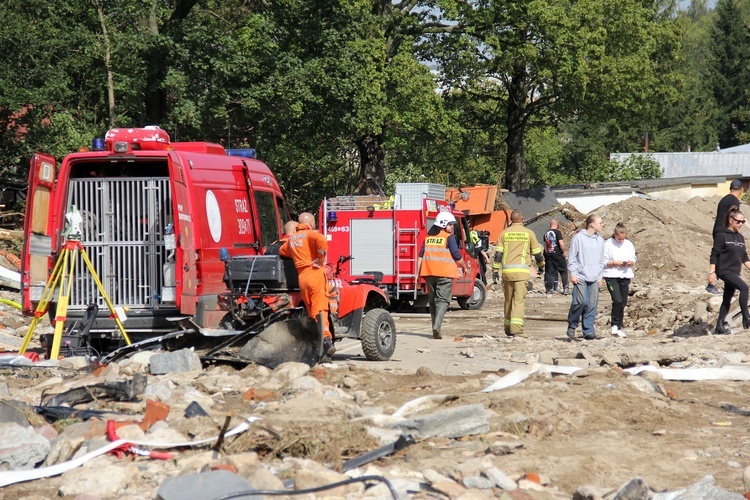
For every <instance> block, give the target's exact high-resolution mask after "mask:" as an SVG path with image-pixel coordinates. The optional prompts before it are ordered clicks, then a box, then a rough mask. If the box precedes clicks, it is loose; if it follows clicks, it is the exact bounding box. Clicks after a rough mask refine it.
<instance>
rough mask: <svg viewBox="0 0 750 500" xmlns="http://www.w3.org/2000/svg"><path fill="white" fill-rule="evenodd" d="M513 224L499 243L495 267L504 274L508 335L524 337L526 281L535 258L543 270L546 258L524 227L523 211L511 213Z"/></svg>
mask: <svg viewBox="0 0 750 500" xmlns="http://www.w3.org/2000/svg"><path fill="white" fill-rule="evenodd" d="M510 222H511V224H510V226H508V228H507V229H506V230H505V231H503V232H502V234H500V238H499V239H498V240H497V246H496V247H495V265H498V264H499V265H500V267H501V268H502V274H503V293H504V294H505V311H504V312H505V335H508V336H510V337H516V336H522V337H525V335H524V333H523V316H524V313H525V308H526V282H527V281H528V280H529V276H530V275H531V266H530V264H531V260H532V258H533V259H534V260H536V265H537V267H538V268H539V269H540V270H541V269H543V268H544V255H543V254H542V246H541V245H540V244H539V241H537V239H536V235H535V234H534V232H533V231H532V230H530V229H527V228H525V227H524V226H523V214H521V211H520V210H513V212H511V214H510ZM493 267H495V266H493Z"/></svg>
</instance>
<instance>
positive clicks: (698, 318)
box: [693, 300, 708, 323]
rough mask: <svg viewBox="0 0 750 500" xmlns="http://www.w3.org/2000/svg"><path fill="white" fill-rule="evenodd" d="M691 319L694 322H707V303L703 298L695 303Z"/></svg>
mask: <svg viewBox="0 0 750 500" xmlns="http://www.w3.org/2000/svg"><path fill="white" fill-rule="evenodd" d="M693 321H695V322H696V323H707V322H708V303H706V301H704V300H699V301H698V302H696V303H695V307H694V308H693Z"/></svg>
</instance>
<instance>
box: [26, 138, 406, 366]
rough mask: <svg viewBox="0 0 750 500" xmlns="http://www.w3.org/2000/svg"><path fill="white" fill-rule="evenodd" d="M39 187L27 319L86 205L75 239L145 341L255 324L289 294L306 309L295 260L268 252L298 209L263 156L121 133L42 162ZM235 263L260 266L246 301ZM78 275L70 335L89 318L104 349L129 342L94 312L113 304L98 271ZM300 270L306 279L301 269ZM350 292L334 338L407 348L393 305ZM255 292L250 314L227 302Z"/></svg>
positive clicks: (385, 350) (32, 195) (31, 225)
mask: <svg viewBox="0 0 750 500" xmlns="http://www.w3.org/2000/svg"><path fill="white" fill-rule="evenodd" d="M28 189H29V191H28V196H27V206H26V220H25V227H24V236H25V240H24V249H23V255H22V270H21V276H22V278H21V280H22V300H23V312H24V313H25V314H27V315H32V314H34V315H36V314H37V312H38V311H36V308H37V306H38V304H40V303H41V304H44V303H45V300H43V296H45V293H46V292H47V291H48V288H51V286H48V280H49V278H50V275H51V272H52V271H53V268H54V266H55V263H56V262H57V261H59V256H60V254H61V250H62V249H63V248H65V247H64V245H65V243H66V241H67V240H70V239H71V238H70V236H71V235H70V234H65V230H66V226H65V219H66V214H68V213H70V212H71V209H72V207H74V206H75V207H76V210H77V212H78V213H80V215H81V217H82V223H81V224H80V228H79V229H78V230H77V231H76V235H75V240H77V241H78V240H79V241H80V244H81V245H82V247H83V248H84V249H85V251H86V253H85V255H88V256H89V258H90V260H91V264H92V267H93V269H94V272H93V273H91V274H96V275H98V277H99V279H100V280H101V283H102V285H103V288H104V292H105V294H106V295H107V296H108V298H109V299H110V300H111V302H112V303H113V304H114V305H116V306H120V307H122V308H127V309H128V312H127V321H126V322H125V327H126V328H127V331H128V335H129V336H130V337H131V338H133V339H134V340H139V337H140V338H143V337H145V338H150V337H152V336H153V335H155V334H156V333H158V332H162V333H163V332H166V331H173V330H175V325H174V319H175V318H177V317H188V318H190V319H191V320H192V321H193V324H194V325H196V326H197V327H198V328H200V329H201V332H202V333H203V332H207V333H211V332H213V331H215V330H219V329H223V330H233V329H236V328H240V327H243V328H244V327H245V323H247V322H251V321H252V320H253V319H254V317H255V316H254V315H255V314H256V313H259V312H260V313H263V314H266V312H267V311H266V310H265V309H264V308H263V307H262V304H273V305H278V302H279V301H278V300H277V301H274V300H273V299H274V297H273V296H281V297H284V296H286V295H287V294H288V296H289V297H290V299H289V302H290V304H291V306H292V307H296V306H299V305H300V302H301V299H300V294H299V290H298V289H296V290H295V289H294V288H295V287H296V285H294V284H292V283H291V282H289V283H287V282H286V280H284V279H282V278H283V277H282V276H281V271H280V269H283V268H287V267H289V265H290V264H292V263H291V262H286V263H284V262H282V260H285V259H281V258H280V257H278V256H274V255H263V254H264V253H265V249H266V248H267V247H269V245H271V244H272V243H274V242H276V241H278V240H279V238H280V237H281V235H282V231H283V227H284V224H285V223H286V222H287V221H288V220H289V213H288V210H287V207H286V203H285V201H284V197H283V195H282V193H281V190H280V189H279V185H278V183H277V182H276V178H275V177H274V175H273V173H272V172H271V170H270V169H269V168H268V167H267V166H266V165H265V164H264V163H262V162H261V161H259V160H257V159H255V151H254V150H225V149H224V147H222V146H221V145H219V144H212V143H207V142H170V139H169V136H168V135H167V133H166V132H165V131H164V130H162V129H160V128H159V127H146V128H131V129H124V128H121V129H112V130H110V131H109V132H107V135H106V137H105V138H104V139H94V141H93V144H92V148H91V149H90V150H88V149H86V150H85V151H80V152H77V153H72V154H69V155H67V156H65V158H64V159H63V161H62V164H61V165H60V167H59V169H58V167H57V162H56V160H55V158H54V157H52V156H50V155H47V154H42V153H36V154H34V156H33V158H32V159H31V166H30V171H29V187H28ZM235 259H236V260H237V262H235V264H243V263H245V264H247V265H248V270H247V272H246V274H245V276H246V279H245V281H244V282H243V286H242V293H235V292H237V290H233V289H232V290H228V287H232V288H233V287H234V285H233V284H232V282H231V280H230V282H229V283H227V280H226V279H225V278H226V276H225V270H226V267H227V264H226V263H227V262H231V261H234V260H235ZM74 269H75V271H74V272H72V273H71V276H70V283H72V286H70V289H71V291H70V292H69V297H68V299H69V301H68V304H67V308H66V309H67V315H66V316H65V318H64V319H65V325H66V327H67V326H68V325H69V324H70V325H71V327H72V326H73V325H74V324H75V322H76V321H84V320H85V318H86V317H87V315H89V316H93V317H94V318H95V319H94V320H93V322H92V324H91V325H92V326H91V327H90V331H91V332H92V334H96V335H99V338H100V339H101V340H102V341H105V340H106V339H107V338H108V336H110V335H117V332H116V331H115V328H114V321H113V319H112V317H111V316H110V312H109V311H104V309H103V307H102V310H101V311H100V313H99V314H97V312H96V311H94V312H93V313H87V311H89V310H90V308H89V305H91V304H94V305H98V306H103V305H104V303H105V301H103V297H102V296H101V294H100V293H99V290H98V287H97V286H95V281H94V280H92V279H91V277H90V276H87V275H86V272H87V266H86V265H84V264H83V262H78V264H77V265H75V266H74ZM292 273H293V274H295V279H294V280H293V281H294V283H296V273H295V271H294V269H293V265H292ZM342 284H343V283H342ZM256 285H257V286H256ZM343 285H346V284H343ZM61 288H62V287H61ZM229 292H231V293H230V295H227V294H228V293H229ZM340 293H341V305H340V307H339V314H338V319H337V321H335V324H334V325H333V326H334V329H335V332H334V335H336V336H337V338H341V337H342V336H345V337H350V338H361V339H362V340H363V346H364V347H365V351H366V354H367V356H368V358H370V359H388V358H389V357H390V355H391V354H392V352H393V348H394V347H395V326H394V325H393V320H392V318H391V317H390V315H389V314H388V313H387V311H385V310H384V309H383V308H384V307H387V305H388V297H387V296H386V295H385V293H384V292H383V291H382V290H381V289H380V288H377V287H375V286H369V285H366V284H363V285H361V286H358V285H355V286H353V287H347V286H343V287H342V288H341V290H340ZM253 294H255V295H258V296H260V297H261V298H260V299H258V302H257V303H255V304H253V305H254V306H255V307H252V308H247V307H246V308H245V309H248V311H245V313H246V314H241V311H240V312H237V311H239V310H240V309H239V308H238V307H234V308H233V309H231V310H230V311H227V309H228V307H227V305H226V304H222V303H220V302H221V301H220V296H221V297H224V298H226V297H227V296H230V299H239V298H241V299H243V300H245V301H246V302H247V300H249V299H248V297H251V296H253V297H254V296H255V295H253ZM55 296H57V295H55ZM261 299H262V300H261ZM261 302H262V304H261ZM230 305H232V304H230ZM52 306H53V307H51V308H50V313H51V316H52V317H53V318H54V317H55V313H54V311H55V309H56V307H55V304H52ZM234 306H236V304H234ZM269 307H270V306H269ZM223 334H225V333H223V332H222V333H221V335H223ZM217 335H219V333H217ZM365 337H366V338H365ZM112 340H114V341H117V340H118V339H117V338H113V339H112ZM114 343H115V344H116V343H117V342H114Z"/></svg>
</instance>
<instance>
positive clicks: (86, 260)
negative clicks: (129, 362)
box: [81, 248, 131, 345]
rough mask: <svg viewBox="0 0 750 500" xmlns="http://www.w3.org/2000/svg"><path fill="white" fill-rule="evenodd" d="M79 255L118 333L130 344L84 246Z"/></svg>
mask: <svg viewBox="0 0 750 500" xmlns="http://www.w3.org/2000/svg"><path fill="white" fill-rule="evenodd" d="M81 256H82V257H83V262H84V263H85V264H86V267H87V268H88V270H89V272H90V273H91V277H92V278H94V283H96V287H97V288H98V289H99V293H100V294H102V298H103V299H104V302H105V303H106V304H107V307H108V308H109V312H110V313H111V314H112V317H113V318H114V319H115V323H116V324H117V328H118V329H119V330H120V333H122V337H123V338H124V339H125V342H126V343H127V344H128V345H130V344H131V342H130V338H129V337H128V334H127V333H126V332H125V327H124V326H123V325H122V321H120V317H119V316H118V315H117V311H115V306H114V305H112V301H111V300H109V296H108V295H107V291H106V290H104V285H102V282H101V281H100V280H99V275H98V274H96V269H94V266H93V265H92V264H91V261H90V260H89V256H88V255H87V254H86V249H85V248H81Z"/></svg>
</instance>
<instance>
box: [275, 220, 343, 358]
mask: <svg viewBox="0 0 750 500" xmlns="http://www.w3.org/2000/svg"><path fill="white" fill-rule="evenodd" d="M298 221H299V224H298V225H297V230H296V232H295V233H294V234H292V235H290V236H289V238H288V239H287V240H286V241H285V242H284V244H283V245H282V246H281V248H280V249H279V254H280V255H281V256H283V257H291V258H292V260H293V261H294V267H295V268H296V269H297V273H298V274H299V288H300V293H301V295H302V301H303V302H304V303H305V308H306V309H307V314H308V315H309V316H310V317H311V318H312V319H313V320H315V321H317V320H318V313H320V312H322V313H323V314H322V317H323V355H324V356H328V357H330V356H332V355H333V354H334V353H335V352H336V350H335V348H334V347H333V337H332V335H331V328H330V326H329V324H328V310H329V307H328V300H329V297H328V293H327V289H328V280H327V279H326V272H325V266H324V264H325V258H326V253H327V252H328V242H327V241H326V238H325V236H323V235H322V234H320V233H319V232H317V231H316V230H315V217H314V216H313V215H312V214H311V213H308V212H304V213H302V214H300V216H299V219H298Z"/></svg>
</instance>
